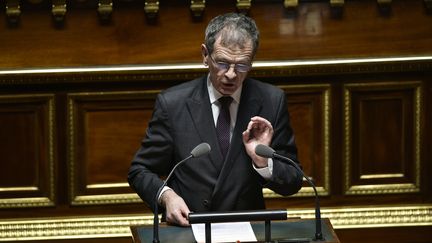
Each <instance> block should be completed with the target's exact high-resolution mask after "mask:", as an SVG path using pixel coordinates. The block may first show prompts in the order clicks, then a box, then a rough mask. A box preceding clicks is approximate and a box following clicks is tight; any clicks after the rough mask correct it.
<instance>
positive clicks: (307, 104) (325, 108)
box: [282, 84, 331, 196]
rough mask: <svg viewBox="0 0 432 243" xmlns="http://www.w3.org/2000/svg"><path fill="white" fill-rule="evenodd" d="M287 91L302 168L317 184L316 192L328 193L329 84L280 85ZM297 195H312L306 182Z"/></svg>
mask: <svg viewBox="0 0 432 243" xmlns="http://www.w3.org/2000/svg"><path fill="white" fill-rule="evenodd" d="M282 88H283V89H284V90H285V92H286V93H287V100H288V109H289V112H290V119H291V124H292V127H293V130H294V133H295V136H296V144H297V147H298V156H299V160H300V161H301V165H302V167H303V170H304V172H305V174H306V175H307V176H309V177H310V179H312V180H313V181H314V183H315V185H316V186H317V190H318V192H319V193H320V195H329V194H330V169H329V167H330V165H329V156H330V154H329V153H330V144H329V141H330V140H331V138H330V136H331V135H330V133H329V129H330V126H331V124H330V120H329V116H330V111H331V106H330V99H331V97H330V85H329V84H322V85H319V84H318V85H292V86H282ZM303 186H304V187H303V188H302V190H301V191H300V193H298V194H296V195H297V196H305V195H309V196H313V195H314V194H313V190H312V188H311V187H310V185H309V184H308V183H306V182H304V185H303Z"/></svg>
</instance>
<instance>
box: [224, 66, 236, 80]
mask: <svg viewBox="0 0 432 243" xmlns="http://www.w3.org/2000/svg"><path fill="white" fill-rule="evenodd" d="M225 76H226V77H227V78H228V79H233V78H235V77H236V76H237V73H236V71H235V64H231V65H230V67H229V68H228V70H227V71H226V72H225Z"/></svg>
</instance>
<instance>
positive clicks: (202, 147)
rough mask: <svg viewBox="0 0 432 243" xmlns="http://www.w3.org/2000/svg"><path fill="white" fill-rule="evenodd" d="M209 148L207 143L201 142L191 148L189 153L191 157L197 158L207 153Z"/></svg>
mask: <svg viewBox="0 0 432 243" xmlns="http://www.w3.org/2000/svg"><path fill="white" fill-rule="evenodd" d="M210 150H211V147H210V145H209V144H208V143H201V144H199V145H198V146H196V147H195V148H194V149H192V151H191V155H192V157H193V158H198V157H201V156H203V155H205V154H208V153H209V152H210Z"/></svg>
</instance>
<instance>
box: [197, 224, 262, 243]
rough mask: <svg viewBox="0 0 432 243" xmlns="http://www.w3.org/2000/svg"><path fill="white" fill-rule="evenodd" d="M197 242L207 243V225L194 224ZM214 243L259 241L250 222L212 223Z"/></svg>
mask: <svg viewBox="0 0 432 243" xmlns="http://www.w3.org/2000/svg"><path fill="white" fill-rule="evenodd" d="M192 232H193V235H194V237H195V241H196V242H198V243H201V242H205V224H192ZM211 239H212V242H237V241H240V242H242V241H249V242H250V241H252V242H253V241H257V238H256V236H255V233H254V232H253V229H252V226H251V224H250V222H234V223H212V224H211Z"/></svg>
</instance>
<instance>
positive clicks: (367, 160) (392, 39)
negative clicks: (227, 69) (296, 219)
mask: <svg viewBox="0 0 432 243" xmlns="http://www.w3.org/2000/svg"><path fill="white" fill-rule="evenodd" d="M35 2H36V3H35ZM67 4H68V5H67V12H66V14H65V16H64V20H63V21H62V22H60V23H58V22H55V21H54V20H53V18H52V16H51V9H50V6H51V3H50V2H46V1H44V0H42V1H33V2H27V1H25V2H22V3H21V14H20V16H19V20H18V22H17V23H14V21H13V20H14V19H13V18H12V17H11V16H8V15H7V14H6V3H5V2H2V3H0V10H1V11H0V234H1V235H0V236H1V237H4V238H7V237H8V234H9V236H10V235H12V236H16V235H18V233H17V232H19V231H23V232H26V230H28V231H29V232H30V231H31V230H29V228H31V227H36V226H34V225H38V223H37V220H41V219H43V220H48V219H68V220H69V221H73V220H76V219H81V218H92V217H96V218H104V217H105V218H107V219H106V220H105V221H104V220H102V221H101V222H102V223H100V224H99V225H98V224H96V226H97V227H104V226H103V224H104V223H105V224H106V225H108V226H109V227H111V228H115V227H117V226H116V225H115V224H111V223H109V222H110V221H109V219H110V217H123V216H124V217H127V216H130V215H144V216H149V215H150V210H149V209H148V208H147V207H146V206H145V205H144V204H143V203H142V202H141V201H140V200H139V199H138V198H137V197H136V195H134V193H133V192H132V190H130V189H129V187H128V185H127V184H126V175H127V171H128V167H129V164H130V160H131V158H132V156H133V155H134V153H135V151H136V149H137V148H138V146H139V142H140V140H141V138H142V137H143V135H144V133H145V129H146V124H147V122H148V120H149V119H150V117H151V112H152V108H153V102H154V97H155V95H156V94H157V93H158V92H160V90H162V89H165V88H167V87H170V86H172V85H174V84H178V83H181V82H184V81H187V80H189V79H192V78H194V77H197V76H200V75H203V74H204V73H205V72H206V70H205V69H204V67H201V66H199V65H200V61H201V60H200V45H201V43H202V41H203V38H204V33H203V32H204V29H205V26H206V24H207V23H208V21H209V20H210V19H211V18H212V17H214V16H215V15H217V14H220V13H224V12H229V11H237V10H236V5H235V1H207V2H206V7H205V10H204V12H203V16H202V18H193V17H192V14H191V12H190V10H189V5H190V2H187V1H161V2H160V6H159V13H158V15H157V17H155V18H153V17H151V16H148V15H147V16H146V15H145V13H144V10H143V8H144V1H142V2H138V1H115V2H114V10H113V13H112V17H111V20H110V22H109V23H102V22H101V21H100V18H99V17H98V14H97V11H96V6H97V2H93V1H90V0H87V1H71V2H68V3H67ZM428 4H429V5H430V3H429V1H421V0H399V1H397V0H395V1H392V2H390V3H389V4H382V3H381V1H379V2H376V1H370V0H365V1H361V0H358V1H354V0H353V1H346V2H345V3H344V5H343V8H342V9H339V8H335V7H332V6H331V5H330V3H329V2H324V1H322V2H320V1H305V2H302V1H300V3H299V5H298V7H297V8H295V9H287V8H285V7H284V5H283V2H282V1H254V2H252V4H251V7H250V9H249V12H248V14H249V15H250V16H251V17H253V18H254V19H255V20H256V22H257V24H258V26H259V28H260V30H261V43H260V49H259V51H258V55H257V58H256V62H255V68H254V70H253V71H252V72H251V76H252V77H255V78H259V79H261V80H263V81H266V82H269V83H273V84H275V85H278V86H280V87H281V88H282V89H284V90H285V91H286V93H287V97H288V101H289V111H290V115H291V119H292V123H293V127H294V130H295V133H296V137H297V144H298V147H299V156H300V160H301V162H302V164H303V166H304V168H305V172H306V173H307V174H308V175H310V176H311V177H312V178H313V179H314V180H315V181H316V184H317V186H318V189H319V193H320V195H321V204H322V207H323V210H324V213H323V214H324V216H327V217H330V219H331V220H332V222H333V224H334V226H335V227H336V229H337V234H338V235H339V237H340V239H341V241H342V242H430V240H428V238H426V236H427V235H428V231H430V230H431V229H432V227H431V225H432V219H431V217H432V213H431V211H432V179H431V176H430V175H431V171H432V166H431V161H432V153H431V151H432V146H431V144H432V143H431V142H432V141H431V138H432V123H431V121H432V117H431V116H432V115H431V114H432V108H431V104H432V96H431V93H432V85H431V82H432V75H431V74H432V15H431V14H430V9H429V8H428V6H429V5H428ZM374 58H378V59H374ZM392 58H393V59H392ZM397 58H400V59H397ZM189 64H191V65H194V66H183V67H178V66H176V65H189ZM266 64H268V65H266ZM295 64H298V65H295ZM59 68H65V70H61V69H59ZM73 68H75V69H73ZM113 68H118V69H113ZM266 196H267V199H266V203H267V207H268V208H286V209H288V212H289V213H290V212H291V213H292V214H291V216H296V215H300V216H305V217H311V216H313V215H312V213H311V209H312V207H313V202H314V201H313V197H312V193H311V190H310V188H309V187H308V186H307V185H306V184H305V188H304V189H303V190H302V191H301V192H300V193H299V194H298V195H296V196H293V197H287V198H282V197H275V195H274V194H272V193H271V192H267V194H266ZM380 209H382V210H380ZM18 220H27V221H26V223H25V224H24V226H17V228H16V229H13V228H11V227H9V228H8V226H7V225H11V224H12V223H11V222H13V223H14V224H15V223H16V222H17V221H18ZM84 221H85V220H84ZM89 221H91V220H90V219H89ZM120 221H121V220H120ZM107 222H108V223H107ZM124 222H126V223H131V224H132V223H137V222H135V221H131V220H130V219H129V218H128V219H127V220H124ZM138 223H141V221H140V222H138ZM149 223H151V222H149ZM32 225H33V226H32ZM51 225H54V226H55V227H57V226H58V227H62V226H59V225H60V223H52V222H51ZM106 225H105V226H106ZM96 226H95V227H96ZM20 227H21V228H20ZM26 227H27V228H26ZM45 227H46V226H45ZM71 227H72V228H73V226H71ZM76 227H78V228H79V230H78V231H79V232H85V230H83V229H82V228H83V227H82V226H76ZM85 227H86V226H84V228H85ZM32 230H34V229H32ZM43 230H45V228H43V227H42V231H43ZM36 232H37V230H36ZM24 234H25V233H24ZM35 234H36V233H35ZM68 234H69V235H71V234H72V233H70V232H68V230H66V233H65V235H68ZM82 234H83V235H84V233H82ZM28 235H31V234H30V233H28ZM24 238H25V237H24ZM42 238H43V237H42ZM46 238H47V239H49V237H46ZM66 238H67V237H66ZM51 239H52V238H51ZM88 240H89V239H86V241H88ZM110 240H111V241H124V242H129V241H130V239H129V238H128V237H127V236H122V237H115V238H112V239H110ZM77 241H78V240H77ZM94 241H97V239H94Z"/></svg>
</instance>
